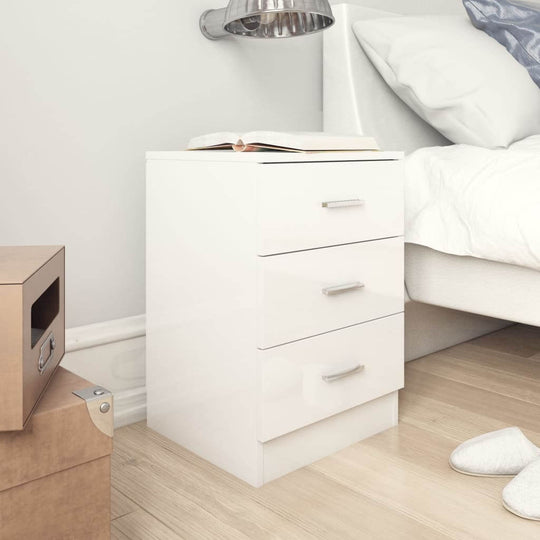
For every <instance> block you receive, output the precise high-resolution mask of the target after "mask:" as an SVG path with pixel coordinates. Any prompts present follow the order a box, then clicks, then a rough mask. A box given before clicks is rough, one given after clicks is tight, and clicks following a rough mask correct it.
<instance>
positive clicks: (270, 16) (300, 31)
mask: <svg viewBox="0 0 540 540" xmlns="http://www.w3.org/2000/svg"><path fill="white" fill-rule="evenodd" d="M332 24H334V16H333V15H332V9H331V7H330V3H329V2H328V0H230V2H229V5H228V6H227V7H226V8H222V9H210V10H208V11H205V12H204V13H203V14H202V16H201V20H200V28H201V32H202V33H203V34H204V35H205V36H206V37H207V38H209V39H219V38H221V37H225V36H227V35H231V34H232V35H235V36H245V37H255V38H287V37H294V36H304V35H306V34H312V33H314V32H319V31H320V30H324V29H326V28H329V27H330V26H332Z"/></svg>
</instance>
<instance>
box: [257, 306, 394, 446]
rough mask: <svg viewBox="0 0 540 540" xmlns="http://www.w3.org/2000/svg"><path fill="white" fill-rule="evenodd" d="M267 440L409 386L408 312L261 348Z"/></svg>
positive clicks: (261, 429) (261, 426)
mask: <svg viewBox="0 0 540 540" xmlns="http://www.w3.org/2000/svg"><path fill="white" fill-rule="evenodd" d="M257 354H258V362H259V392H258V396H259V404H258V410H259V419H258V420H259V421H258V439H259V441H262V442H265V441H269V440H271V439H274V438H275V437H279V436H281V435H284V434H285V433H289V432H291V431H294V430H295V429H299V428H301V427H304V426H307V425H308V424H311V423H313V422H317V421H319V420H322V419H323V418H327V417H329V416H332V415H334V414H337V413H339V412H342V411H344V410H346V409H350V408H351V407H355V406H357V405H360V404H362V403H366V402H367V401H371V400H373V399H376V398H378V397H380V396H383V395H385V394H388V393H390V392H393V391H395V390H398V389H399V388H402V387H403V373H404V358H403V314H402V313H401V314H398V315H393V316H391V317H386V318H384V319H379V320H377V321H372V322H368V323H364V324H359V325H356V326H352V327H349V328H345V329H343V330H338V331H336V332H330V333H328V334H323V335H320V336H316V337H312V338H309V339H305V340H302V341H297V342H295V343H290V344H288V345H282V346H280V347H275V348H273V349H266V350H259V351H258V353H257Z"/></svg>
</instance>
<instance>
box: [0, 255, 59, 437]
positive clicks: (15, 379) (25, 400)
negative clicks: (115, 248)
mask: <svg viewBox="0 0 540 540" xmlns="http://www.w3.org/2000/svg"><path fill="white" fill-rule="evenodd" d="M0 343H1V344H2V346H1V347H0V431H13V430H21V429H23V428H24V426H25V424H26V422H28V419H29V418H30V416H31V414H32V411H33V410H34V408H35V407H36V405H37V403H38V401H39V399H40V397H41V396H42V395H43V392H44V391H45V388H46V387H47V385H48V383H49V381H50V380H51V377H52V375H53V374H54V371H55V370H56V367H57V366H58V364H59V362H60V360H61V359H62V357H63V356H64V351H65V316H64V248H63V247H61V246H35V247H0Z"/></svg>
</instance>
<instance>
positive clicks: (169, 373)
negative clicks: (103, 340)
mask: <svg viewBox="0 0 540 540" xmlns="http://www.w3.org/2000/svg"><path fill="white" fill-rule="evenodd" d="M401 158H402V154H401V153H398V152H359V153H331V154H307V155H306V154H285V153H270V152H261V153H253V154H236V153H233V152H223V151H221V152H220V151H215V152H150V153H148V155H147V390H148V425H149V426H150V427H151V428H152V429H154V430H156V431H158V432H159V433H161V434H163V435H165V436H166V437H169V438H170V439H172V440H173V441H175V442H177V443H179V444H181V445H182V446H184V447H186V448H188V449H189V450H191V451H193V452H195V453H196V454H198V455H200V456H202V457H203V458H205V459H207V460H208V461H210V462H212V463H214V464H215V465H218V466H219V467H222V468H223V469H225V470H226V471H228V472H230V473H232V474H234V475H236V476H238V477H240V478H242V479H243V480H245V481H246V482H249V483H250V484H252V485H254V486H260V485H262V484H264V483H265V482H268V481H270V480H273V479H274V478H277V477H279V476H282V475H283V474H286V473H288V472H290V471H292V470H294V469H297V468H299V467H302V466H304V465H307V464H309V463H311V462H313V461H315V460H317V459H320V458H322V457H324V456H326V455H328V454H331V453H333V452H335V451H337V450H339V449H341V448H344V447H345V446H348V445H350V444H353V443H354V442H356V441H359V440H361V439H363V438H365V437H369V436H371V435H373V434H375V433H378V432H380V431H382V430H384V429H387V428H389V427H391V426H394V425H396V424H397V410H398V407H397V403H398V397H397V396H398V394H397V390H398V389H399V388H401V387H402V386H403V367H404V364H403V361H404V359H403V294H404V287H403V170H402V161H401Z"/></svg>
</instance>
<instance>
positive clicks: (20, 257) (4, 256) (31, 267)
mask: <svg viewBox="0 0 540 540" xmlns="http://www.w3.org/2000/svg"><path fill="white" fill-rule="evenodd" d="M62 249H64V248H63V246H0V285H17V284H21V283H24V282H25V281H26V280H27V279H28V278H29V277H30V276H32V274H34V273H35V272H36V271H37V270H39V269H40V268H41V267H42V266H43V265H44V264H46V263H47V262H48V261H50V260H51V259H52V258H53V257H54V256H55V255H56V254H57V253H58V252H59V251H61V250H62Z"/></svg>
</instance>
